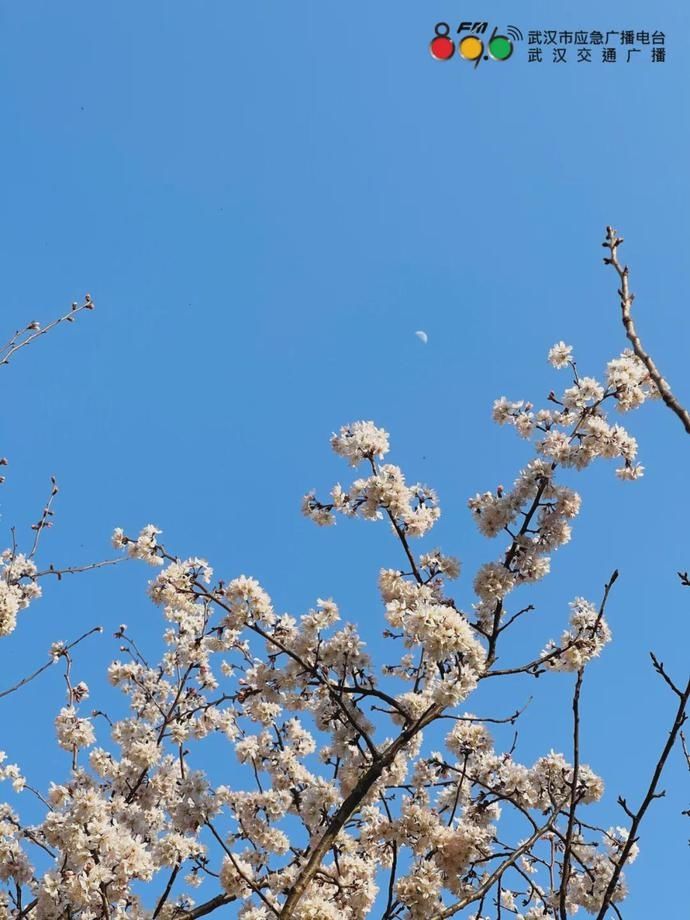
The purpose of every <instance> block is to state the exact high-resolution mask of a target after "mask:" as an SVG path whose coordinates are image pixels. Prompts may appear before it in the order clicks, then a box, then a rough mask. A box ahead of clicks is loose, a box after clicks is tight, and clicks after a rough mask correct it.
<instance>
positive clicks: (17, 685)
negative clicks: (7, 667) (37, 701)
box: [0, 626, 103, 699]
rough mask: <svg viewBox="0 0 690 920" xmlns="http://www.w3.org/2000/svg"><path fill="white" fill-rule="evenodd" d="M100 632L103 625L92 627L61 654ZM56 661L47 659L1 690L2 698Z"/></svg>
mask: <svg viewBox="0 0 690 920" xmlns="http://www.w3.org/2000/svg"><path fill="white" fill-rule="evenodd" d="M100 632H103V627H102V626H94V627H93V629H90V630H89V631H88V632H85V633H84V634H83V635H81V636H79V638H78V639H75V640H74V641H73V642H70V643H69V645H66V646H65V647H64V648H63V650H62V652H61V654H63V653H64V652H69V651H70V649H73V648H74V647H75V645H79V643H80V642H82V641H83V640H84V639H87V638H88V637H89V636H92V635H93V634H94V633H100ZM56 661H57V659H56V658H53V657H51V658H50V659H49V660H48V661H46V663H45V664H43V665H41V667H40V668H37V669H36V670H35V671H34V672H33V673H32V674H29V676H28V677H23V678H22V679H21V680H20V681H18V682H17V683H16V684H14V686H12V687H8V688H7V689H6V690H0V699H1V698H2V697H3V696H9V695H10V693H15V692H16V691H17V690H19V689H20V688H21V687H24V686H26V684H29V683H31V681H32V680H34V679H35V678H37V677H38V676H39V675H40V674H43V672H44V671H47V670H48V668H49V667H51V665H53V664H55V662H56Z"/></svg>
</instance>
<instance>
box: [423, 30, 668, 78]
mask: <svg viewBox="0 0 690 920" xmlns="http://www.w3.org/2000/svg"><path fill="white" fill-rule="evenodd" d="M593 24H594V23H592V25H593ZM599 25H600V26H601V25H602V24H601V23H600V24H599ZM620 25H626V23H622V24H620ZM627 25H632V23H627ZM522 42H524V52H523V53H521V54H519V55H514V52H515V51H516V49H517V46H518V45H519V44H520V43H522ZM429 51H430V53H431V57H432V58H433V59H434V60H435V61H450V60H451V59H452V58H454V57H457V58H459V59H460V60H461V61H469V63H470V64H473V65H474V69H476V68H477V67H478V66H479V64H480V63H481V62H482V61H498V62H500V63H503V62H504V61H509V60H510V59H511V58H512V57H513V56H515V57H521V58H522V60H523V61H524V62H525V63H527V64H544V63H546V62H550V63H552V64H569V63H571V62H572V63H573V64H574V65H575V66H578V67H579V66H580V65H587V64H596V62H597V61H598V62H599V63H600V64H607V65H611V64H617V63H625V64H633V62H635V61H638V62H643V61H645V60H646V61H648V62H650V63H653V64H663V63H664V62H665V61H666V60H667V48H666V34H665V32H664V31H663V30H661V29H654V30H652V29H650V28H649V27H647V28H645V29H640V28H637V29H632V28H625V29H603V28H598V29H580V28H577V29H573V28H561V29H553V28H548V29H547V28H539V29H531V28H530V29H529V30H528V31H527V36H526V38H525V36H524V35H523V33H522V30H521V29H519V28H518V27H517V26H505V27H500V26H491V25H490V24H489V23H488V22H484V21H477V22H471V21H469V20H466V21H465V22H461V23H459V25H458V26H457V28H455V26H451V25H450V24H449V23H447V22H437V23H436V25H435V27H434V37H433V38H432V39H431V41H430V42H429ZM633 66H634V65H633Z"/></svg>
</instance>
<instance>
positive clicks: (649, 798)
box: [596, 680, 690, 920]
mask: <svg viewBox="0 0 690 920" xmlns="http://www.w3.org/2000/svg"><path fill="white" fill-rule="evenodd" d="M688 699H690V680H688V683H687V685H686V687H685V689H684V690H683V691H682V693H681V695H680V700H679V702H678V708H677V709H676V716H675V719H674V721H673V726H672V728H671V731H670V732H669V736H668V738H667V740H666V744H665V745H664V747H663V750H662V752H661V755H660V757H659V760H658V761H657V764H656V767H655V768H654V774H653V776H652V779H651V782H650V783H649V788H648V789H647V792H646V794H645V797H644V799H643V801H642V804H641V805H640V807H639V808H638V810H637V811H636V812H633V811H631V810H630V809H629V808H628V806H627V804H626V802H625V799H623V798H621V799H619V803H620V804H621V806H622V807H623V809H624V811H625V813H626V814H627V815H628V817H630V818H631V822H630V831H629V833H628V839H627V840H626V841H625V844H624V846H623V848H622V850H621V852H620V854H619V856H618V858H617V859H616V860H615V864H614V869H613V873H612V875H611V879H610V881H609V884H608V886H607V888H606V891H605V892H604V897H603V899H602V902H601V908H600V910H599V913H598V914H597V916H596V920H604V918H605V916H606V912H607V910H608V909H609V907H611V906H612V905H611V901H612V898H613V895H614V893H615V890H616V886H617V885H618V881H619V879H620V876H621V872H622V871H623V867H624V866H625V863H626V860H627V859H628V856H629V855H630V851H631V850H632V848H633V846H634V845H635V842H636V840H637V832H638V829H639V827H640V824H641V823H642V819H643V818H644V816H645V814H646V812H647V809H648V808H649V806H650V805H651V804H652V802H653V801H654V799H658V798H661V796H662V795H663V792H657V791H656V790H657V786H658V785H659V780H660V779H661V774H662V773H663V771H664V767H665V766H666V761H667V760H668V758H669V755H670V753H671V751H672V750H673V747H674V745H675V743H676V739H677V738H678V735H679V733H680V730H681V728H682V727H683V724H684V722H685V720H686V718H687V717H686V714H685V710H686V708H687V705H688Z"/></svg>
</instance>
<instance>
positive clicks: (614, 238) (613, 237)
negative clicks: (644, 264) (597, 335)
mask: <svg viewBox="0 0 690 920" xmlns="http://www.w3.org/2000/svg"><path fill="white" fill-rule="evenodd" d="M622 242H623V237H620V236H618V234H617V232H616V231H615V230H614V229H613V227H607V228H606V239H605V241H604V242H603V243H602V246H603V247H604V248H605V249H608V250H609V253H610V255H609V256H607V257H606V258H605V259H604V262H605V263H606V265H612V266H613V268H614V269H615V270H616V273H617V275H618V278H619V279H620V285H621V286H620V288H619V289H618V296H619V297H620V305H621V319H622V320H623V327H624V328H625V334H626V336H627V338H628V341H629V342H630V344H631V345H632V347H633V351H634V352H635V354H636V355H637V357H638V358H639V359H640V361H641V362H642V363H643V364H644V366H645V367H646V368H647V370H648V371H649V376H650V377H651V378H652V380H653V381H654V383H655V385H656V388H657V389H658V391H659V395H660V396H661V398H662V399H663V401H664V402H665V403H666V405H667V406H668V408H669V409H670V410H671V411H672V412H673V413H674V414H675V415H677V416H678V418H679V419H680V422H681V424H682V426H683V428H685V431H686V433H687V434H690V413H688V411H687V409H685V408H684V407H683V406H682V405H681V403H680V402H679V401H678V400H677V399H676V397H675V396H674V395H673V393H672V391H671V387H670V386H669V385H668V383H667V382H666V380H664V378H663V376H662V374H661V371H660V370H659V368H658V367H657V366H656V364H655V363H654V361H653V360H652V358H651V356H650V355H649V353H648V352H647V351H646V350H645V348H644V346H643V345H642V342H641V341H640V337H639V335H638V334H637V329H636V328H635V323H634V322H633V318H632V305H633V301H634V299H635V295H634V294H633V293H632V292H631V291H630V286H629V280H628V279H629V274H630V272H629V269H628V266H627V265H621V263H620V260H619V258H618V247H619V246H620V245H621V243H622Z"/></svg>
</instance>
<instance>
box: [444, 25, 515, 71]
mask: <svg viewBox="0 0 690 920" xmlns="http://www.w3.org/2000/svg"><path fill="white" fill-rule="evenodd" d="M434 32H435V35H434V37H433V38H432V39H431V42H430V44H429V51H430V52H431V56H432V57H433V58H434V60H436V61H449V60H450V59H451V58H452V57H453V56H454V55H455V53H456V50H457V55H458V57H459V58H460V59H462V60H463V61H469V62H470V63H472V64H474V66H475V67H478V66H479V64H480V63H481V62H482V61H489V60H491V61H501V62H503V61H507V60H509V58H510V57H512V54H513V50H514V47H515V43H516V42H521V41H522V40H523V35H522V32H521V31H520V29H518V27H517V26H507V27H506V28H505V29H504V30H503V31H502V32H499V28H498V26H494V28H493V29H492V31H491V33H490V34H489V36H488V38H487V33H488V32H489V23H488V22H461V23H460V25H459V26H458V28H457V30H456V33H455V34H456V35H457V36H460V37H459V38H456V37H454V36H453V37H451V27H450V25H449V24H448V23H447V22H437V23H436V26H435V28H434Z"/></svg>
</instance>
